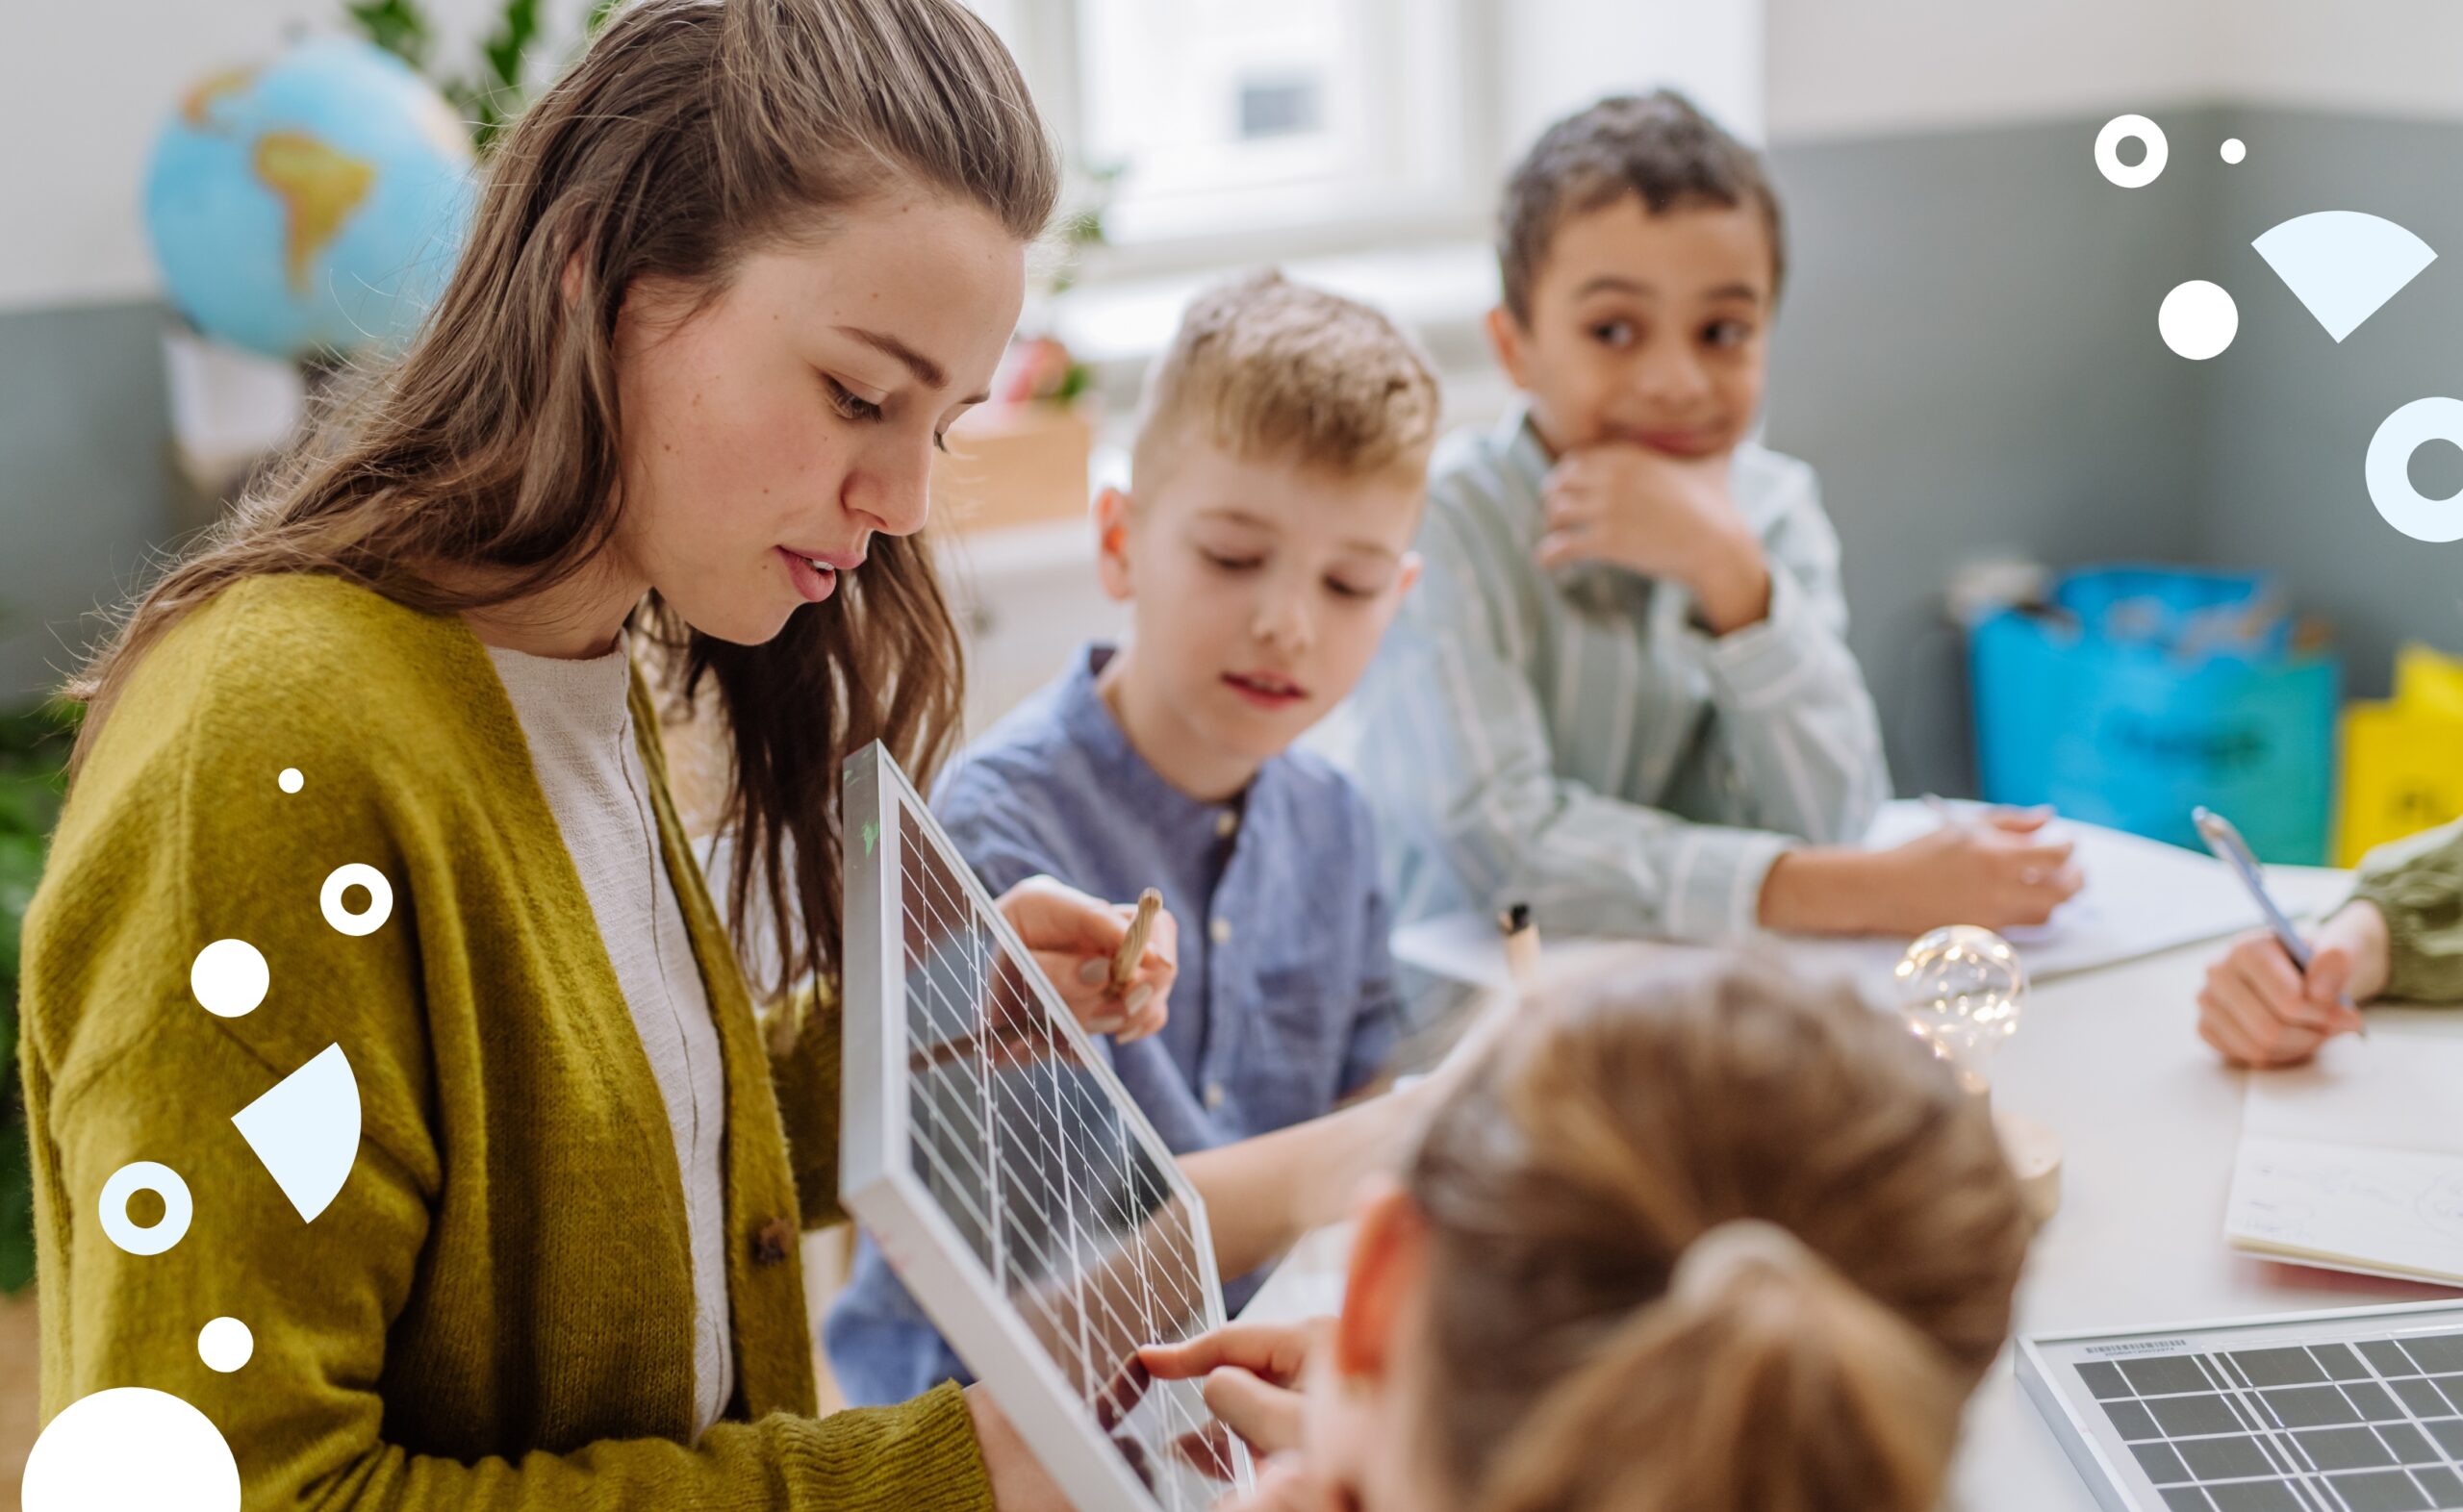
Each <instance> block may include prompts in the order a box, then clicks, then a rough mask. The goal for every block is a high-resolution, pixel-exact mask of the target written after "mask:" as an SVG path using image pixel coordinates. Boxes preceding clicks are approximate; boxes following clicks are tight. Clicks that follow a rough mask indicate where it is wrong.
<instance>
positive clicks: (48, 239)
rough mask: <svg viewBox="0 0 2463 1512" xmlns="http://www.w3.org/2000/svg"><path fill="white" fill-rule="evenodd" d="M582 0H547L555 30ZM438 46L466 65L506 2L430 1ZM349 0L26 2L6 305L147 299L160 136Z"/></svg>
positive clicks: (1, 186)
mask: <svg viewBox="0 0 2463 1512" xmlns="http://www.w3.org/2000/svg"><path fill="white" fill-rule="evenodd" d="M584 4H585V0H547V4H546V11H547V12H548V13H549V14H550V17H551V24H553V25H555V26H557V27H559V28H560V32H559V35H565V36H570V35H571V33H572V32H573V31H574V30H576V29H577V23H578V18H579V16H580V15H581V13H582V11H583V8H584ZM426 9H427V11H428V12H429V13H430V14H431V15H433V16H434V17H435V19H436V22H437V25H438V26H439V28H440V29H441V30H443V31H444V37H443V38H441V39H440V43H439V56H440V58H441V59H442V60H443V61H444V62H447V63H451V64H452V65H453V66H454V70H455V71H456V72H468V71H470V60H471V48H470V44H471V42H472V40H473V38H476V37H477V36H479V35H480V34H481V33H483V32H484V31H486V30H487V29H488V28H490V27H491V26H492V25H493V24H494V21H495V15H496V14H497V13H498V12H499V11H500V9H501V0H426ZM342 21H343V0H30V3H27V4H24V5H15V4H13V5H11V6H10V7H9V34H10V35H9V40H8V44H7V45H6V46H0V141H6V142H7V143H8V144H9V146H8V150H7V151H5V152H0V214H5V215H6V216H7V217H8V219H7V220H6V221H0V310H5V309H10V308H14V307H21V306H27V305H60V304H87V303H98V302H102V301H106V300H117V299H128V298H139V297H143V296H145V295H147V294H150V293H152V292H153V291H154V290H155V289H156V287H157V285H156V281H155V277H154V268H153V263H152V259H151V257H150V255H149V254H148V253H147V251H146V247H145V235H144V227H143V224H142V219H141V216H140V209H139V204H138V201H139V196H140V194H141V193H142V191H143V189H142V187H143V184H144V181H145V161H146V157H147V154H148V152H149V151H150V150H151V148H152V146H153V141H154V135H155V133H156V131H157V130H158V129H160V127H161V125H162V123H163V121H164V119H165V117H166V116H168V115H169V113H171V111H172V110H173V109H174V108H175V106H176V104H177V102H178V100H179V98H180V96H181V94H183V93H184V92H185V91H186V90H187V89H188V88H189V87H190V85H192V84H194V83H195V82H196V81H197V80H199V79H201V78H204V77H205V76H207V75H209V74H211V73H213V72H215V71H216V70H217V69H221V68H227V67H233V66H236V65H240V64H243V63H249V62H251V61H254V60H258V59H263V58H266V57H268V56H270V55H271V54H273V53H274V52H276V51H278V50H279V49H280V48H281V46H282V44H283V41H284V39H285V37H286V36H287V35H288V34H289V33H290V32H292V30H293V29H298V28H315V29H324V30H334V29H338V28H339V25H340V23H341V22H342Z"/></svg>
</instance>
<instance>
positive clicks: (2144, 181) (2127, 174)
mask: <svg viewBox="0 0 2463 1512" xmlns="http://www.w3.org/2000/svg"><path fill="white" fill-rule="evenodd" d="M2124 137H2135V138H2137V139H2139V140H2140V141H2143V142H2145V143H2146V157H2144V158H2141V159H2140V160H2139V161H2138V165H2137V166H2136V167H2131V166H2129V165H2127V164H2123V163H2122V162H2121V161H2120V152H2119V151H2118V150H2116V149H2118V148H2119V147H2120V143H2121V139H2122V138H2124ZM2170 150H2171V148H2170V146H2169V145H2168V144H2167V143H2166V142H2165V140H2164V128H2163V127H2161V126H2158V125H2156V124H2155V123H2154V122H2153V121H2150V120H2148V119H2147V118H2146V116H2144V115H2116V116H2114V117H2113V118H2112V119H2111V120H2108V121H2106V122H2104V129H2103V130H2102V131H2099V132H2097V133H2095V171H2096V172H2098V173H2100V174H2102V175H2103V176H2104V177H2106V178H2108V179H2110V180H2112V181H2113V182H2114V183H2115V184H2118V185H2120V187H2121V188H2123V189H2139V188H2142V187H2144V186H2146V185H2148V184H2152V183H2154V182H2155V177H2156V175H2157V174H2160V173H2162V172H2163V171H2164V158H2165V155H2166V153H2168V152H2169V151H2170Z"/></svg>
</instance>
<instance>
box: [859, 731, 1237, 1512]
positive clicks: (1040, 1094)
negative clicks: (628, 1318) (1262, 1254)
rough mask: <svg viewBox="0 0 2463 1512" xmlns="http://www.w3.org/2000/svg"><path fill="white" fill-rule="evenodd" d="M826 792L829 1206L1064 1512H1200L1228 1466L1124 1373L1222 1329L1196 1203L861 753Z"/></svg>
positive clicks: (1039, 979)
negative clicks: (839, 1062) (835, 1175)
mask: <svg viewBox="0 0 2463 1512" xmlns="http://www.w3.org/2000/svg"><path fill="white" fill-rule="evenodd" d="M846 794H847V817H846V828H847V833H848V835H849V836H850V844H849V845H848V847H847V850H848V854H847V857H846V880H847V894H846V896H847V950H846V972H845V980H846V1002H845V1015H846V1017H845V1032H846V1040H847V1046H846V1057H845V1067H844V1072H843V1075H844V1082H843V1094H844V1097H843V1100H844V1107H845V1114H844V1117H845V1121H846V1124H847V1129H846V1134H845V1138H844V1144H843V1145H842V1149H841V1155H842V1172H841V1175H842V1181H841V1185H842V1188H843V1189H844V1196H845V1198H846V1200H847V1202H848V1205H849V1207H850V1210H851V1211H852V1212H853V1213H854V1214H855V1215H856V1216H857V1218H858V1219H859V1220H861V1221H862V1222H864V1223H865V1224H866V1225H867V1226H868V1227H869V1228H871V1229H872V1230H873V1231H874V1232H875V1234H876V1237H878V1238H879V1239H880V1241H881V1247H882V1251H883V1253H884V1254H885V1255H887V1256H888V1257H889V1258H890V1260H891V1263H892V1265H893V1266H894V1267H895V1268H896V1269H897V1270H898V1271H899V1273H900V1274H901V1277H902V1278H903V1279H904V1280H905V1281H906V1282H907V1285H908V1288H909V1290H910V1291H911V1292H912V1293H913V1294H914V1296H915V1298H916V1299H917V1300H918V1301H919V1302H920V1303H921V1304H922V1305H923V1307H924V1309H925V1311H926V1312H927V1314H928V1315H930V1316H931V1318H932V1320H933V1322H934V1323H935V1324H936V1325H937V1326H939V1327H940V1328H941V1330H942V1332H943V1333H944V1334H945V1335H946V1336H948V1337H949V1339H950V1341H951V1343H952V1346H953V1347H954V1348H956V1349H957V1351H958V1353H959V1355H960V1356H961V1357H962V1358H963V1359H965V1360H966V1362H967V1365H968V1367H969V1369H971V1370H972V1371H974V1372H975V1373H976V1374H977V1375H978V1377H979V1378H980V1379H982V1380H983V1381H984V1383H985V1384H986V1386H987V1387H989V1388H990V1389H991V1390H992V1392H993V1395H994V1397H995V1399H997V1400H999V1401H1000V1403H1001V1405H1002V1407H1003V1410H1004V1411H1005V1412H1007V1413H1008V1415H1009V1416H1010V1418H1011V1419H1012V1420H1013V1421H1014V1422H1015V1423H1016V1424H1017V1425H1018V1427H1019V1430H1020V1432H1021V1433H1022V1434H1023V1435H1024V1436H1025V1437H1026V1438H1027V1440H1028V1443H1029V1445H1030V1446H1032V1448H1033V1449H1034V1450H1035V1452H1036V1455H1037V1457H1038V1458H1039V1459H1040V1460H1042V1461H1043V1463H1044V1465H1045V1467H1046V1469H1047V1470H1049V1471H1050V1472H1051V1473H1052V1474H1054V1478H1055V1479H1057V1480H1059V1481H1060V1482H1061V1484H1062V1489H1063V1490H1064V1491H1065V1492H1067V1493H1068V1494H1069V1496H1070V1498H1071V1499H1072V1500H1073V1501H1074V1502H1076V1503H1077V1504H1078V1505H1079V1506H1081V1507H1086V1508H1089V1509H1095V1512H1100V1509H1108V1508H1120V1509H1124V1512H1128V1509H1135V1512H1198V1509H1201V1508H1205V1507H1208V1506H1210V1505H1212V1504H1213V1503H1214V1502H1215V1500H1216V1499H1219V1498H1220V1497H1222V1496H1223V1495H1225V1494H1226V1493H1227V1492H1228V1491H1229V1490H1230V1489H1232V1486H1233V1485H1242V1486H1245V1485H1247V1484H1249V1483H1251V1481H1252V1478H1253V1477H1252V1474H1251V1467H1250V1465H1249V1462H1248V1457H1247V1454H1246V1452H1245V1450H1243V1449H1240V1448H1239V1447H1238V1446H1237V1444H1236V1443H1234V1442H1232V1441H1230V1440H1229V1438H1228V1435H1226V1434H1225V1433H1224V1432H1223V1431H1222V1428H1221V1425H1220V1424H1217V1423H1216V1422H1215V1421H1214V1419H1213V1418H1212V1416H1211V1415H1210V1414H1209V1413H1208V1412H1207V1411H1206V1404H1205V1399H1204V1398H1203V1396H1202V1394H1201V1392H1200V1388H1199V1385H1198V1383H1196V1382H1190V1381H1171V1382H1157V1381H1152V1380H1149V1379H1147V1378H1146V1377H1145V1375H1144V1373H1143V1371H1142V1370H1140V1369H1139V1368H1137V1366H1136V1365H1135V1350H1136V1348H1138V1347H1139V1346H1141V1345H1145V1344H1154V1343H1163V1342H1170V1341H1177V1340H1181V1339H1185V1338H1189V1337H1191V1336H1193V1335H1195V1334H1197V1333H1200V1332H1203V1331H1205V1330H1206V1329H1207V1328H1210V1327H1213V1326H1216V1325H1219V1324H1220V1323H1222V1321H1223V1304H1222V1290H1221V1286H1220V1284H1219V1281H1218V1278H1217V1276H1216V1274H1215V1272H1214V1265H1213V1257H1212V1251H1211V1245H1210V1241H1209V1240H1208V1238H1207V1236H1206V1222H1205V1214H1204V1209H1203V1205H1202V1203H1201V1202H1200V1201H1199V1199H1198V1197H1197V1195H1196V1193H1195V1192H1194V1190H1192V1189H1191V1188H1190V1187H1189V1186H1188V1185H1187V1183H1186V1181H1185V1180H1184V1179H1183V1178H1182V1177H1181V1175H1180V1172H1179V1170H1178V1168H1177V1166H1175V1165H1174V1164H1173V1162H1172V1159H1171V1155H1170V1153H1169V1151H1167V1150H1165V1149H1164V1148H1163V1147H1162V1145H1161V1143H1160V1141H1159V1140H1157V1139H1156V1138H1155V1134H1154V1130H1153V1129H1152V1128H1151V1127H1150V1126H1148V1125H1147V1124H1146V1122H1145V1121H1144V1119H1143V1117H1142V1116H1141V1115H1140V1114H1139V1112H1138V1110H1137V1108H1136V1105H1135V1103H1134V1102H1133V1101H1131V1100H1130V1096H1129V1094H1128V1093H1127V1092H1126V1091H1125V1090H1124V1089H1123V1088H1122V1087H1121V1085H1120V1083H1119V1081H1118V1080H1117V1078H1115V1077H1114V1076H1113V1075H1112V1074H1111V1071H1110V1069H1109V1067H1108V1066H1107V1065H1105V1063H1104V1061H1103V1059H1102V1057H1101V1055H1100V1054H1099V1053H1098V1052H1097V1051H1096V1049H1095V1047H1094V1046H1093V1044H1092V1042H1091V1041H1089V1040H1088V1039H1087V1038H1086V1037H1085V1036H1084V1034H1083V1033H1082V1032H1081V1031H1080V1030H1079V1028H1078V1026H1077V1025H1076V1023H1075V1022H1074V1021H1071V1020H1070V1019H1069V1018H1068V1016H1067V1012H1066V1010H1065V1009H1064V1008H1063V1007H1062V1005H1061V1002H1060V999H1059V997H1058V995H1057V994H1055V993H1054V991H1053V990H1052V987H1051V984H1050V983H1049V982H1048V981H1046V980H1045V979H1044V978H1043V976H1042V974H1041V972H1040V970H1038V968H1037V967H1036V966H1035V964H1034V962H1033V959H1032V957H1031V956H1030V955H1028V953H1027V952H1026V950H1025V949H1024V947H1023V946H1022V945H1020V944H1019V942H1018V941H1017V939H1016V937H1015V935H1014V934H1013V933H1012V932H1011V931H1010V930H1009V928H1008V926H1007V924H1006V922H1005V921H1004V920H1002V919H1001V917H1000V915H999V912H998V910H997V909H996V908H995V907H994V905H993V903H992V900H991V899H990V897H989V896H988V895H985V894H984V892H983V889H982V887H981V885H980V884H979V883H978V881H977V880H976V879H975V877H974V876H973V875H972V874H971V873H969V872H968V871H967V870H966V869H965V866H964V864H963V862H962V861H961V860H960V859H959V858H958V857H957V854H956V852H955V851H954V849H953V848H952V846H951V845H950V844H949V843H948V840H947V837H945V836H943V835H942V834H941V833H940V829H939V826H938V825H937V824H935V823H934V822H933V821H932V819H931V818H930V816H929V814H928V813H927V811H926V809H925V807H924V805H923V803H922V802H921V800H920V799H919V798H918V797H917V796H916V794H915V793H914V790H913V789H912V787H911V786H909V785H908V784H907V782H906V781H905V779H904V777H903V776H902V775H901V773H899V772H898V770H897V768H896V766H895V764H894V763H892V762H891V761H890V760H889V759H888V757H887V756H886V754H885V753H883V752H881V751H880V749H879V747H877V746H876V747H873V748H871V749H869V750H867V751H864V752H860V753H858V754H857V756H856V757H855V758H853V759H852V760H851V761H850V763H849V767H848V782H847V788H846ZM857 837H860V846H861V848H860V849H859V848H858V844H857ZM1201 1442H1203V1443H1204V1444H1205V1445H1206V1446H1207V1448H1206V1451H1205V1452H1198V1453H1193V1454H1192V1453H1184V1452H1182V1451H1181V1450H1182V1449H1189V1448H1194V1447H1196V1446H1198V1445H1199V1444H1200V1443H1201ZM1202 1467H1203V1468H1202ZM1208 1472H1211V1473H1208Z"/></svg>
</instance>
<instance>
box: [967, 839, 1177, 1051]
mask: <svg viewBox="0 0 2463 1512" xmlns="http://www.w3.org/2000/svg"><path fill="white" fill-rule="evenodd" d="M1000 908H1001V914H1002V917H1003V918H1004V919H1006V920H1009V927H1011V928H1012V929H1015V930H1016V931H1017V932H1018V938H1019V939H1020V940H1022V941H1024V942H1025V943H1026V946H1027V948H1028V950H1030V951H1032V952H1033V953H1034V958H1035V964H1036V965H1038V966H1040V967H1042V968H1043V971H1044V974H1045V975H1046V976H1049V977H1050V978H1052V985H1053V986H1054V988H1056V989H1058V990H1059V993H1060V1000H1061V1001H1062V1002H1063V1003H1064V1004H1066V1005H1067V1006H1068V1009H1069V1012H1070V1013H1071V1014H1072V1015H1073V1016H1074V1017H1075V1018H1076V1019H1077V1020H1078V1021H1079V1023H1081V1024H1084V1025H1085V1026H1086V1030H1087V1032H1088V1033H1090V1034H1108V1035H1110V1036H1111V1037H1112V1040H1113V1043H1114V1044H1118V1045H1127V1044H1130V1042H1132V1041H1136V1040H1142V1039H1144V1038H1146V1036H1148V1035H1150V1034H1153V1033H1154V1032H1155V1030H1157V1029H1160V1028H1161V1027H1163V1024H1164V1021H1166V1020H1167V1019H1168V1018H1169V1017H1170V1015H1171V993H1172V981H1173V978H1174V977H1175V976H1177V975H1178V974H1179V971H1180V939H1181V937H1180V928H1179V926H1178V925H1177V924H1176V923H1175V922H1174V921H1173V919H1172V913H1171V910H1169V909H1164V910H1161V911H1159V912H1158V913H1156V914H1155V930H1154V933H1153V934H1151V935H1149V936H1148V937H1147V940H1146V953H1145V954H1144V955H1143V956H1141V957H1139V958H1138V963H1137V970H1136V971H1135V972H1134V973H1132V974H1131V975H1130V979H1129V986H1128V988H1127V989H1126V990H1125V991H1123V992H1119V993H1114V992H1113V991H1112V990H1111V970H1112V954H1113V952H1114V951H1117V950H1118V949H1119V948H1120V946H1121V942H1122V941H1123V940H1125V939H1127V938H1128V936H1129V921H1130V920H1131V919H1132V918H1134V917H1135V916H1136V913H1137V909H1136V907H1135V905H1133V904H1117V905H1115V904H1111V903H1106V902H1105V901H1104V900H1103V899H1101V898H1098V897H1094V896H1091V895H1087V894H1084V893H1080V892H1079V891H1078V890H1077V889H1076V888H1074V887H1065V886H1063V885H1061V884H1060V883H1058V882H1055V881H1054V880H1053V879H1052V878H1050V877H1043V876H1036V877H1028V878H1027V879H1026V880H1025V881H1024V882H1021V883H1019V884H1018V885H1017V886H1016V887H1013V888H1011V889H1010V890H1009V891H1008V892H1006V893H1003V894H1002V895H1001V898H1000Z"/></svg>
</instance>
